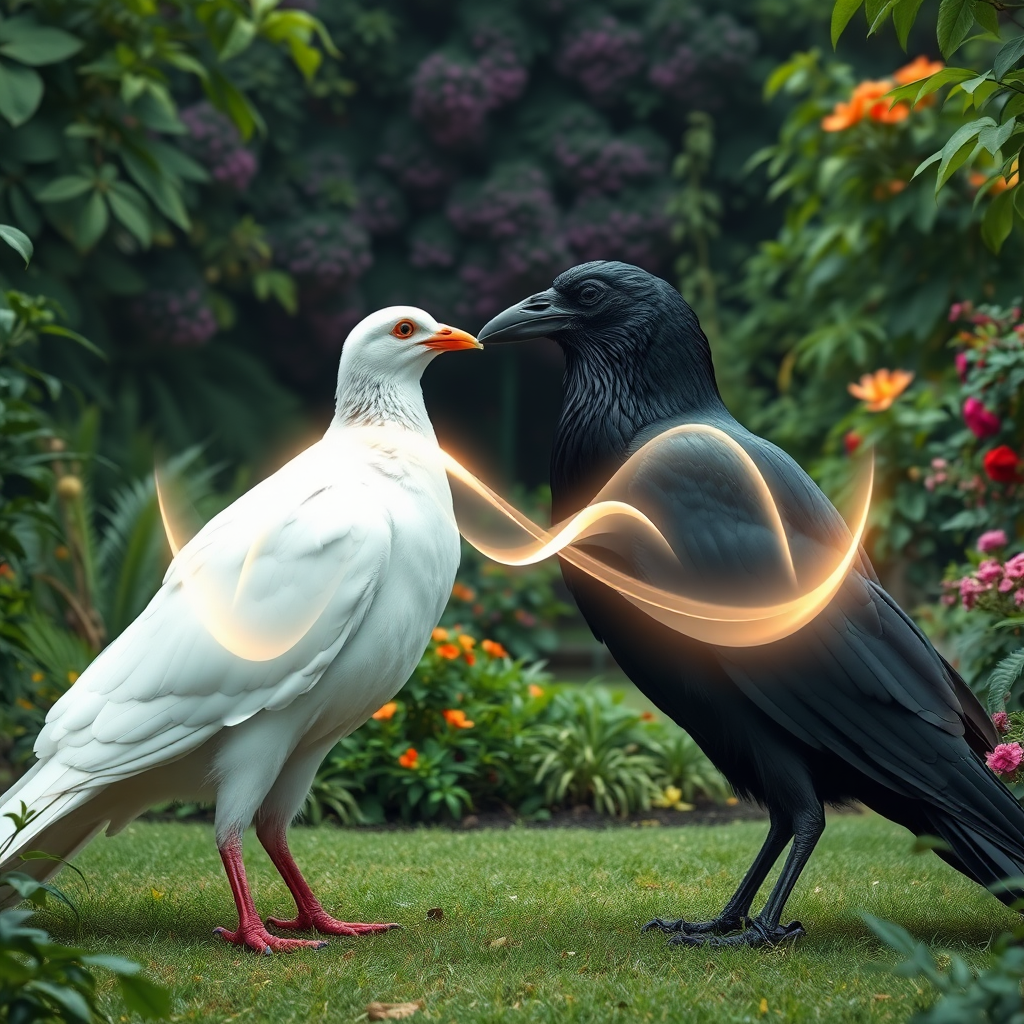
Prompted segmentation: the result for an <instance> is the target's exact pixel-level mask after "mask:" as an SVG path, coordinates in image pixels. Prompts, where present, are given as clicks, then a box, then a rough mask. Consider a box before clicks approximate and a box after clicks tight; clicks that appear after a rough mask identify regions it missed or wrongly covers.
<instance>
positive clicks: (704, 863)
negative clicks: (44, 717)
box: [42, 815, 1013, 1024]
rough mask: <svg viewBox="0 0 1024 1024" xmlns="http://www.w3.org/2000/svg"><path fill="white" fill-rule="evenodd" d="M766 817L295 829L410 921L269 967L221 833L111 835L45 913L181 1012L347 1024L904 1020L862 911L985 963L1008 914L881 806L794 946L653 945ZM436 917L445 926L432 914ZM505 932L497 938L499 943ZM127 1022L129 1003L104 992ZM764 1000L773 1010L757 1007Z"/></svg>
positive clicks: (734, 873) (838, 857)
mask: <svg viewBox="0 0 1024 1024" xmlns="http://www.w3.org/2000/svg"><path fill="white" fill-rule="evenodd" d="M764 832H765V824H764V823H762V822H738V823H735V824H730V825H720V826H714V827H700V826H695V827H688V828H643V827H641V828H623V829H609V830H604V831H585V830H578V829H551V830H544V829H523V828H516V829H511V830H508V831H498V830H495V831H469V832H450V831H444V830H440V829H422V830H417V831H407V832H376V833H374V832H359V831H347V830H340V829H335V828H331V827H322V828H318V829H303V828H298V829H295V830H294V831H293V845H294V849H295V853H296V856H297V858H298V860H299V862H300V864H302V865H303V866H304V867H305V868H306V869H307V874H308V876H309V877H310V879H311V881H312V882H313V884H314V888H315V889H317V890H318V891H319V893H320V895H321V896H322V898H323V900H324V903H325V904H326V905H327V907H328V908H329V909H331V910H333V911H335V912H336V913H337V914H338V916H340V917H342V918H344V919H347V920H394V921H399V922H401V923H402V924H403V925H404V928H403V929H402V930H401V931H394V932H390V933H387V934H384V935H379V936H374V937H370V938H363V939H333V940H332V941H331V944H330V946H329V948H327V949H324V950H321V951H308V952H302V953H298V954H292V955H288V956H284V955H277V956H274V957H259V956H255V955H253V954H250V953H245V952H242V951H240V950H238V949H236V948H234V947H230V946H227V945H225V944H222V943H221V942H219V941H218V940H216V939H214V938H213V937H212V935H211V929H212V928H213V927H214V926H215V925H225V926H230V927H234V924H235V917H234V910H233V905H232V902H231V897H230V895H229V893H228V888H227V883H226V882H225V879H224V876H223V873H222V871H221V867H220V862H219V859H218V857H217V853H216V850H215V849H214V845H213V836H212V830H211V829H210V828H209V827H207V826H205V825H195V824H149V823H137V824H135V825H133V826H131V827H130V828H128V829H127V830H126V831H125V832H124V833H123V834H122V835H120V836H117V837H115V838H113V839H98V840H96V841H95V842H94V843H93V844H92V846H91V847H89V848H88V849H87V850H86V851H85V852H84V853H83V854H82V855H81V856H80V857H79V859H78V866H79V867H80V868H81V869H82V870H83V871H84V872H85V874H86V876H87V877H88V879H89V883H90V889H89V891H88V892H87V891H86V889H85V887H84V886H83V885H82V883H81V882H80V881H79V880H78V879H77V878H76V877H75V876H74V875H73V873H72V872H70V871H65V872H64V874H63V875H62V876H61V883H62V885H63V886H64V888H65V889H66V891H67V892H68V893H69V894H70V895H71V896H72V898H73V899H74V900H75V902H76V904H77V905H78V908H79V910H80V913H81V922H80V924H79V925H77V926H76V924H75V923H74V919H73V917H72V916H71V915H70V913H66V912H63V911H61V910H59V909H53V910H48V911H46V912H45V913H44V914H43V915H42V916H43V919H44V920H43V923H44V924H45V925H46V926H47V927H49V928H50V929H51V930H52V931H53V932H54V933H55V934H56V935H57V936H58V937H59V938H61V939H63V940H65V941H75V942H80V943H83V944H87V945H88V946H90V947H92V948H99V949H102V950H104V951H107V952H117V953H122V954H124V955H126V956H129V957H133V958H135V959H137V960H139V961H141V962H142V963H143V964H145V965H147V967H148V970H149V972H150V975H151V976H152V977H154V978H156V979H159V980H161V981H162V982H164V983H166V984H167V985H169V986H171V987H172V989H173V991H174V994H175V1019H176V1020H182V1021H192V1020H196V1021H212V1022H214V1021H234V1020H242V1021H279V1022H288V1021H296V1022H298V1021H356V1020H359V1019H360V1018H362V1019H365V1017H364V1016H363V1015H364V1014H365V1007H366V1004H367V1003H369V1002H371V1001H374V1000H379V1001H384V1002H400V1001H406V1000H416V999H424V1000H425V1001H426V1007H425V1009H424V1010H423V1011H422V1012H421V1013H420V1014H418V1015H417V1016H416V1017H415V1018H413V1019H414V1020H428V1019H430V1020H438V1021H444V1022H448V1021H455V1022H458V1024H470V1022H478V1021H479V1022H484V1021H487V1022H490V1021H516V1022H521V1021H559V1022H562V1021H596V1020H609V1021H623V1022H626V1021H647V1020H653V1021H662V1020H666V1021H672V1022H686V1024H697V1022H714V1024H722V1022H728V1021H748V1020H749V1021H762V1020H764V1021H776V1020H785V1021H824V1022H828V1024H838V1022H844V1021H904V1020H906V1018H907V1017H908V1016H909V1014H910V1013H911V1011H912V1010H913V1009H915V1008H918V1007H920V1006H922V1005H924V1003H925V1002H926V1000H928V999H930V993H929V992H926V991H922V990H921V989H920V988H919V987H918V985H917V984H916V983H914V982H912V981H908V980H906V979H903V978H898V977H895V976H893V975H892V974H890V973H888V972H887V971H886V970H885V969H884V968H885V966H886V965H889V964H892V963H894V959H893V956H892V955H891V954H890V953H889V952H888V951H887V950H886V949H885V948H884V947H881V946H880V945H879V943H878V942H877V941H876V939H875V938H874V937H873V935H872V934H871V933H870V932H869V931H868V929H867V928H866V927H865V925H864V924H863V923H862V921H861V919H860V916H859V913H860V911H861V910H867V911H869V912H870V913H872V914H876V915H878V916H880V917H884V918H889V919H891V920H894V921H897V922H899V923H901V924H903V925H904V926H905V927H907V928H909V929H910V931H911V932H912V933H914V934H915V935H916V936H918V937H919V938H922V939H926V940H927V941H928V942H930V943H932V944H933V946H935V947H936V948H938V949H948V950H955V951H957V952H960V953H962V954H964V955H965V956H967V957H968V958H969V959H970V960H972V961H974V962H978V961H980V960H981V959H982V958H983V956H984V951H985V947H986V944H987V942H988V941H989V939H990V938H991V936H992V935H993V933H994V932H997V931H999V930H1001V929H1002V928H1004V927H1006V926H1009V925H1010V924H1011V921H1012V920H1013V915H1011V914H1010V912H1009V911H1007V910H1005V909H1004V908H1003V907H1002V906H1001V905H1000V904H999V903H997V902H996V901H995V900H994V899H993V898H992V897H991V896H989V895H988V894H987V893H986V892H984V891H983V890H982V889H980V888H978V887H977V886H975V885H974V884H973V883H971V882H969V881H967V880H966V879H964V878H962V877H961V876H960V875H958V874H957V873H956V872H954V871H953V870H952V869H950V868H948V867H946V866H945V865H944V864H943V863H942V862H941V861H939V860H938V859H937V858H936V857H934V856H933V855H931V854H925V855H917V856H915V855H911V854H910V853H909V849H910V837H909V836H908V835H907V833H905V832H903V830H901V829H899V828H897V827H896V826H893V825H891V824H889V823H888V822H886V821H884V820H882V819H879V818H877V817H873V816H863V817H862V816H853V815H842V816H835V817H833V818H832V819H831V821H830V824H829V827H828V829H827V831H826V833H825V837H824V839H823V840H822V842H821V844H820V846H819V847H818V851H817V852H816V854H815V856H814V858H813V859H812V861H811V864H810V866H809V867H808V869H807V871H806V872H805V873H804V876H803V878H802V879H801V881H800V884H799V886H798V887H797V890H796V893H795V894H794V897H793V899H792V900H791V901H790V905H789V914H788V915H787V917H786V918H785V919H784V920H789V919H791V918H798V919H800V920H801V921H802V922H803V923H804V925H805V927H806V928H807V931H808V935H807V937H806V938H805V939H803V940H802V941H800V942H799V943H798V944H797V945H796V946H795V948H792V949H775V950H756V951H755V950H728V951H698V950H691V949H679V948H672V947H669V946H667V945H666V943H665V939H664V937H662V936H660V935H657V934H648V935H643V936H642V935H640V933H639V929H640V925H641V924H642V923H643V922H644V921H646V920H648V919H649V918H651V917H653V916H658V915H660V916H669V915H675V916H678V915H680V914H683V913H685V914H686V915H687V916H691V917H704V916H707V915H711V914H713V913H714V912H716V911H717V910H718V909H719V908H720V906H721V904H722V903H723V902H724V900H725V899H726V897H727V896H728V895H729V894H730V892H731V891H732V888H733V886H734V885H735V883H736V881H737V880H738V879H739V877H740V875H741V874H742V872H743V870H744V869H745V868H746V866H747V864H748V862H749V861H750V859H751V858H752V857H753V855H754V852H755V850H756V849H757V846H758V844H759V843H760V842H761V839H762V837H763V835H764ZM247 854H248V856H247V861H248V865H249V870H250V877H251V878H252V880H253V883H254V889H255V894H256V899H257V904H258V906H259V908H260V910H261V912H262V913H263V914H264V915H267V914H276V915H279V916H285V915H288V914H290V912H291V910H292V907H291V904H290V902H289V899H288V895H287V892H286V890H285V889H284V886H283V884H282V883H281V881H280V880H279V879H278V878H277V876H276V875H275V874H274V871H273V868H272V867H271V865H270V863H269V861H268V860H267V858H266V856H265V855H264V854H263V853H262V851H261V850H259V848H258V846H257V844H256V843H255V842H251V843H250V844H249V845H248V847H247ZM432 907H441V908H442V909H443V911H444V918H443V920H441V921H434V920H427V918H426V913H427V910H428V909H430V908H432ZM496 940H502V941H496ZM109 991H110V993H111V995H110V1001H109V1008H110V1011H111V1013H112V1014H113V1016H114V1019H115V1020H118V1019H120V1020H126V1019H127V1018H125V1017H119V1015H120V1006H119V1004H118V1002H117V1000H116V997H115V996H114V994H113V989H112V987H111V988H110V990H109ZM762 999H764V1000H766V1001H767V1011H766V1012H764V1013H762V1007H763V1005H764V1004H762V1002H761V1001H762Z"/></svg>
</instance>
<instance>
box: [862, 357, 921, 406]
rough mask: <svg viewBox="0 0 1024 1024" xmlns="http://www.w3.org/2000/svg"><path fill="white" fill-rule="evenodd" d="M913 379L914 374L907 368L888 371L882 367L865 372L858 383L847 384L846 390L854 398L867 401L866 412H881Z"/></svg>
mask: <svg viewBox="0 0 1024 1024" xmlns="http://www.w3.org/2000/svg"><path fill="white" fill-rule="evenodd" d="M913 379H914V375H913V373H911V372H910V371H909V370H892V371H891V372H890V371H889V370H886V369H884V368H883V369H881V370H876V371H875V372H874V373H865V374H864V376H863V377H861V379H860V383H859V384H848V385H847V386H846V390H847V391H849V392H850V394H851V395H853V397H854V398H859V399H861V400H862V401H864V402H867V410H868V412H883V411H884V410H885V409H888V408H889V406H890V405H892V403H893V402H895V401H896V399H897V398H899V396H900V395H902V394H903V392H904V391H906V390H907V387H908V386H909V384H910V382H911V381H912V380H913Z"/></svg>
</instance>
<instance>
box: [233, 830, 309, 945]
mask: <svg viewBox="0 0 1024 1024" xmlns="http://www.w3.org/2000/svg"><path fill="white" fill-rule="evenodd" d="M219 849H220V859H221V860H222V861H223V862H224V870H225V872H226V873H227V876H228V884H229V885H230V886H231V895H232V896H234V898H235V906H236V907H237V908H238V930H237V931H233V932H230V931H228V930H227V929H226V928H214V930H213V934H214V935H217V936H219V937H220V938H222V939H223V940H224V941H225V942H230V943H231V944H232V945H235V946H246V947H247V948H249V949H251V950H253V952H255V953H263V954H270V953H290V952H292V951H293V950H296V949H322V948H323V947H324V946H326V945H327V943H326V942H318V941H316V940H315V939H282V938H279V937H278V936H277V935H271V934H270V932H268V931H267V929H266V928H265V927H264V925H263V922H262V921H261V920H260V916H259V914H257V913H256V904H255V903H254V902H253V898H252V893H251V892H250V891H249V882H248V879H246V877H245V865H244V864H243V863H242V838H241V836H234V837H232V838H231V839H229V840H228V841H227V842H226V843H225V844H224V845H223V846H221V847H219Z"/></svg>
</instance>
